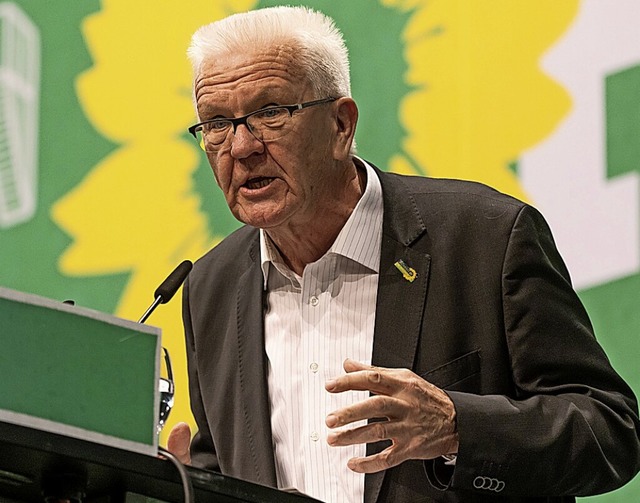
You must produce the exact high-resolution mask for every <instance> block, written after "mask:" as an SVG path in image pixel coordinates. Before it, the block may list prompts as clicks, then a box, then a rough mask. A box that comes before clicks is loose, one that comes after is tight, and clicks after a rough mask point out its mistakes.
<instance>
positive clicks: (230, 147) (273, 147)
mask: <svg viewBox="0 0 640 503" xmlns="http://www.w3.org/2000/svg"><path fill="white" fill-rule="evenodd" d="M195 91H196V104H197V109H198V115H199V118H200V120H201V121H204V120H208V119H212V118H214V117H227V118H231V117H239V116H242V115H245V114H248V113H251V112H253V111H255V110H258V109H261V108H264V107H265V106H269V105H291V104H296V103H302V102H305V101H310V100H312V99H316V98H324V96H320V97H316V96H313V95H312V92H311V88H310V86H309V84H308V82H307V80H306V79H305V77H304V75H303V74H302V73H301V72H300V70H299V69H298V65H297V64H296V62H295V52H294V51H293V50H292V49H291V48H287V47H284V48H271V49H269V50H267V51H264V52H253V53H251V54H242V55H231V56H229V57H228V58H221V59H220V60H216V61H214V62H210V63H209V64H207V65H205V66H204V67H203V69H202V71H201V72H200V74H199V75H198V78H197V79H196V82H195ZM332 105H333V104H332V103H328V104H326V105H319V106H315V107H310V108H308V109H304V110H301V111H298V112H295V113H294V114H293V117H292V118H291V121H293V125H294V129H293V131H291V132H290V133H289V134H288V135H287V136H285V137H283V138H280V139H278V140H276V141H273V142H267V143H262V142H261V141H259V140H258V139H256V138H255V137H254V136H253V135H252V133H251V132H250V131H249V130H248V129H247V128H246V126H244V125H240V126H238V128H237V129H236V132H235V134H234V133H233V132H230V133H229V134H230V141H229V142H228V143H227V144H225V145H224V146H223V148H222V149H221V150H220V151H219V152H216V153H208V158H209V163H210V164H211V167H212V168H213V172H214V175H215V177H216V181H217V182H218V185H219V186H220V188H221V189H222V192H223V193H224V196H225V199H226V201H227V204H228V205H229V208H230V209H231V212H232V213H233V215H234V216H235V217H236V218H237V219H238V220H240V221H242V222H244V223H247V224H249V225H252V226H255V227H261V228H264V229H274V228H277V227H278V226H282V225H290V226H296V225H298V226H304V225H305V224H306V223H307V222H309V221H310V219H311V218H314V217H317V214H316V210H317V209H318V206H319V205H320V204H321V203H323V202H324V203H325V204H326V200H327V199H330V198H331V196H332V193H333V194H334V193H335V191H334V187H333V186H332V182H333V183H335V181H334V180H335V178H336V177H333V178H332V167H333V166H334V159H333V154H332V151H333V150H332V147H333V146H332V141H333V140H332V135H333V134H334V132H335V128H334V127H333V121H332V117H333V115H334V114H333V111H332V110H333V108H332Z"/></svg>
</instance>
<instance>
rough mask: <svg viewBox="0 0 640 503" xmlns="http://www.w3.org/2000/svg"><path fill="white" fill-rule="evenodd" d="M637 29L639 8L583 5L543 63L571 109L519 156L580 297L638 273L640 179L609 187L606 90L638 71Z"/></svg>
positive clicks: (624, 1)
mask: <svg viewBox="0 0 640 503" xmlns="http://www.w3.org/2000/svg"><path fill="white" fill-rule="evenodd" d="M638 26H640V2H638V1H637V0H618V1H617V2H615V8H612V6H611V5H610V3H609V2H602V1H599V0H585V1H584V2H582V3H581V6H580V12H579V13H578V16H577V18H576V19H575V21H574V24H573V25H572V26H571V27H570V28H569V30H568V32H567V33H566V35H565V37H564V38H563V39H562V40H560V41H559V43H558V44H557V45H555V46H554V47H553V48H552V49H551V51H550V52H549V53H548V54H547V55H546V56H545V57H544V58H543V61H542V67H543V69H544V71H545V72H546V73H547V74H548V75H550V76H551V77H552V78H554V79H555V80H556V81H557V82H559V83H560V84H561V85H562V86H563V87H564V88H565V89H566V90H567V91H568V93H569V94H570V95H571V99H572V101H573V108H572V110H571V111H570V113H569V116H568V117H567V118H566V119H565V120H564V122H562V123H561V124H560V126H559V128H558V129H557V131H555V132H554V134H553V135H552V136H550V137H549V138H548V139H547V140H545V141H544V142H542V143H541V144H539V145H537V146H536V147H535V148H533V149H532V150H530V151H528V152H526V153H525V154H524V155H523V156H522V158H521V163H520V172H519V173H520V180H521V181H522V183H523V186H524V188H525V190H526V191H527V192H528V193H529V194H530V196H531V199H532V200H533V201H534V202H535V204H536V206H537V207H538V208H540V210H541V211H542V212H543V213H544V214H545V216H546V218H547V219H548V221H549V224H550V225H551V227H552V229H553V232H554V236H555V238H556V241H557V244H558V248H559V249H560V251H561V253H562V254H563V256H564V258H565V260H566V262H567V265H568V267H569V270H570V272H571V276H572V279H573V282H574V285H575V287H576V288H578V289H583V288H588V287H591V286H596V285H599V284H602V283H605V282H609V281H612V280H614V279H617V278H622V277H625V276H628V275H631V274H634V273H636V272H637V271H638V270H639V269H640V237H639V232H640V224H639V221H638V220H639V216H638V213H639V206H638V188H639V187H638V176H637V174H636V173H630V174H626V175H624V176H618V177H615V178H613V179H610V180H607V176H606V150H605V149H606V145H605V141H606V124H605V87H604V86H605V77H606V76H607V75H610V74H612V73H616V72H619V71H621V70H624V69H625V68H628V67H631V66H635V65H639V64H640V29H638ZM639 92H640V90H639ZM638 120H640V118H639V119H638ZM525 127H526V125H525ZM639 141H640V139H639ZM638 163H640V159H639V160H638Z"/></svg>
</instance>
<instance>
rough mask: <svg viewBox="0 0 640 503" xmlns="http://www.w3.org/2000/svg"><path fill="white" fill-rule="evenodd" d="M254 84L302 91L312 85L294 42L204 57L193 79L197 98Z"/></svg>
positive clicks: (246, 87)
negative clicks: (301, 63) (300, 61)
mask: <svg viewBox="0 0 640 503" xmlns="http://www.w3.org/2000/svg"><path fill="white" fill-rule="evenodd" d="M251 86H267V87H268V86H273V87H275V88H279V87H284V88H288V89H291V90H296V89H298V90H300V91H303V90H304V89H305V88H307V87H308V86H309V79H308V78H307V76H306V74H305V72H304V71H303V70H302V65H300V63H299V62H298V59H297V51H296V49H295V48H294V47H292V46H291V44H279V45H274V46H271V47H268V48H264V49H261V48H247V49H246V50H243V51H235V52H227V53H224V54H219V55H216V56H211V57H209V58H207V59H205V60H204V61H203V62H202V65H201V66H200V69H199V71H198V73H197V75H196V76H195V79H194V94H195V97H196V100H197V101H198V100H199V99H200V97H203V96H205V95H206V94H208V93H210V92H212V91H217V92H224V91H231V90H237V89H240V88H244V89H248V88H250V87H251Z"/></svg>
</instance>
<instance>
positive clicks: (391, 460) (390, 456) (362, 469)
mask: <svg viewBox="0 0 640 503" xmlns="http://www.w3.org/2000/svg"><path fill="white" fill-rule="evenodd" d="M402 461H403V459H402V458H401V457H400V456H399V455H398V454H397V453H396V447H395V446H393V445H392V446H391V447H387V448H386V449H385V450H383V451H382V452H379V453H378V454H374V455H372V456H367V457H365V458H351V459H350V460H349V461H348V462H347V466H348V467H349V469H351V470H353V471H354V472H357V473H376V472H381V471H383V470H387V469H389V468H392V467H394V466H396V465H399V464H400V463H402Z"/></svg>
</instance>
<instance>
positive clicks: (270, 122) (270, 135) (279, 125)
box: [189, 98, 338, 152]
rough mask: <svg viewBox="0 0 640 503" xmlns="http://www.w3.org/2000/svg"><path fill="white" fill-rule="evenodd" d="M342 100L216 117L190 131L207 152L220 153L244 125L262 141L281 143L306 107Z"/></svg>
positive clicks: (273, 107)
mask: <svg viewBox="0 0 640 503" xmlns="http://www.w3.org/2000/svg"><path fill="white" fill-rule="evenodd" d="M337 99H338V98H324V99H321V100H314V101H307V102H306V103H298V104H297V105H278V106H270V107H265V108H261V109H260V110H256V111H255V112H251V113H250V114H247V115H243V116H242V117H235V118H227V117H216V118H214V119H210V120H206V121H204V122H200V123H198V124H195V125H193V126H191V127H190V128H189V132H190V133H191V134H192V135H193V137H194V138H195V139H196V140H197V141H198V143H199V144H200V147H201V148H202V150H204V151H205V152H218V151H220V150H221V149H222V147H224V146H225V144H227V143H228V139H229V138H230V135H229V131H232V130H233V134H234V135H235V134H236V130H237V129H238V126H239V125H241V124H244V125H245V126H246V127H247V129H248V130H249V131H250V132H251V134H253V136H255V137H256V138H257V139H258V140H260V141H261V142H270V141H275V140H279V139H280V138H282V137H283V136H285V135H287V134H289V133H290V132H291V131H292V130H293V129H294V127H293V121H292V118H293V113H294V112H297V111H298V110H302V109H304V108H309V107H313V106H316V105H322V104H323V103H330V102H332V101H335V100H337Z"/></svg>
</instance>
